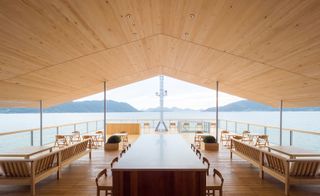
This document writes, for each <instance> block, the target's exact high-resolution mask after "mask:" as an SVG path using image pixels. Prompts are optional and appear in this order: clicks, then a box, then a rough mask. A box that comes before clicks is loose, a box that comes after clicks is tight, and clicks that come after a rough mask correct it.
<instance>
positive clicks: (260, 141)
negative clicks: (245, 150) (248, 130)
mask: <svg viewBox="0 0 320 196" xmlns="http://www.w3.org/2000/svg"><path fill="white" fill-rule="evenodd" d="M268 138H269V136H268V135H259V136H258V138H257V141H256V144H255V145H256V146H267V145H268V143H269V141H268V140H269V139H268Z"/></svg>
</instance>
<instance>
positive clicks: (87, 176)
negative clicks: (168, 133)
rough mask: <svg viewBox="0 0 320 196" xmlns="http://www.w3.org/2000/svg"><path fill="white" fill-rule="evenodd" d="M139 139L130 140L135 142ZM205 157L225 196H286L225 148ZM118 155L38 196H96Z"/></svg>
mask: <svg viewBox="0 0 320 196" xmlns="http://www.w3.org/2000/svg"><path fill="white" fill-rule="evenodd" d="M192 136H193V135H192V134H189V135H184V137H185V138H186V139H187V140H188V141H190V142H191V141H192V139H193V138H192ZM136 138H137V137H132V136H131V137H130V138H129V140H130V141H131V142H133V141H134V140H135V139H136ZM202 153H203V155H204V156H206V157H207V158H209V160H210V162H211V166H213V167H215V168H217V169H218V170H220V171H221V173H222V175H223V177H224V178H225V183H224V186H223V190H224V193H223V195H225V196H228V195H237V196H241V195H245V196H251V195H252V196H270V195H272V196H278V195H279V196H280V195H281V196H282V195H284V184H283V183H281V182H279V181H278V180H276V179H274V178H273V177H271V176H269V175H268V174H266V175H265V179H264V180H261V179H260V178H259V173H258V170H257V169H256V168H255V167H253V166H251V165H250V164H249V163H248V162H247V161H245V160H242V159H240V158H238V157H237V156H236V155H235V156H234V159H233V160H232V161H231V160H230V158H229V151H228V150H227V149H225V148H223V147H221V148H220V150H219V152H208V151H204V150H203V151H202ZM118 154H119V152H118V151H115V152H105V151H103V150H102V149H97V150H94V151H93V154H92V160H91V161H90V160H89V158H88V156H84V157H82V158H81V159H79V160H77V161H75V162H73V163H72V164H71V165H70V166H67V167H65V168H64V169H63V171H62V178H61V179H60V180H56V176H55V175H52V176H50V177H49V178H47V179H45V180H43V181H41V182H40V183H38V184H37V185H36V187H37V190H36V192H37V195H41V196H47V195H59V196H66V195H70V196H71V195H77V196H82V195H96V185H95V177H96V174H97V173H98V172H99V171H100V170H101V169H103V168H105V167H109V164H108V163H110V161H111V159H112V158H113V157H115V156H117V155H118ZM29 193H30V189H29V186H0V195H8V196H9V195H12V196H13V195H14V196H20V195H29ZM290 195H291V196H294V195H303V196H306V195H320V188H319V186H314V185H299V186H291V189H290Z"/></svg>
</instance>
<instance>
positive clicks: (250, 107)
mask: <svg viewBox="0 0 320 196" xmlns="http://www.w3.org/2000/svg"><path fill="white" fill-rule="evenodd" d="M215 110H216V108H215V107H212V108H208V109H206V110H205V111H210V112H211V111H215ZM278 110H279V108H273V107H271V106H267V105H264V104H261V103H258V102H254V101H248V100H243V101H237V102H234V103H230V104H228V105H225V106H222V107H219V111H222V112H240V111H243V112H245V111H278ZM284 111H320V107H307V108H284Z"/></svg>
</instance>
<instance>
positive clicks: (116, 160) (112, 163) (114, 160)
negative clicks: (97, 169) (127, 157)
mask: <svg viewBox="0 0 320 196" xmlns="http://www.w3.org/2000/svg"><path fill="white" fill-rule="evenodd" d="M118 161H119V158H118V157H115V158H114V159H112V161H111V164H110V166H111V168H113V165H114V164H115V163H116V162H118Z"/></svg>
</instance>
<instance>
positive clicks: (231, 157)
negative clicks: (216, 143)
mask: <svg viewBox="0 0 320 196" xmlns="http://www.w3.org/2000/svg"><path fill="white" fill-rule="evenodd" d="M230 159H232V152H231V151H230Z"/></svg>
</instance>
